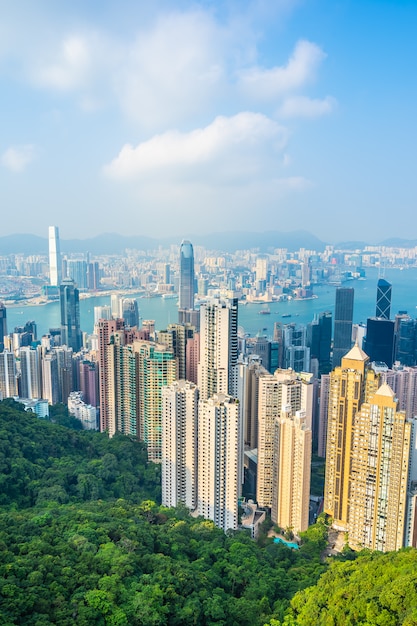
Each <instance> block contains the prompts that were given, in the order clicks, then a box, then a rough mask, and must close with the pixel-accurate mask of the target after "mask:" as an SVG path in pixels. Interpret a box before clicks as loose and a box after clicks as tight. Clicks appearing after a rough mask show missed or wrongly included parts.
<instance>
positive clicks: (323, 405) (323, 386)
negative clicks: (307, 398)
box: [317, 374, 330, 459]
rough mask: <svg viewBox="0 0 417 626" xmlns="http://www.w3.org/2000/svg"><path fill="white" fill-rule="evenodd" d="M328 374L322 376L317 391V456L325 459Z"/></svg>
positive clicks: (328, 389)
mask: <svg viewBox="0 0 417 626" xmlns="http://www.w3.org/2000/svg"><path fill="white" fill-rule="evenodd" d="M329 393H330V374H322V376H321V378H320V391H319V394H320V395H319V426H318V437H317V455H318V456H320V457H321V458H322V459H325V458H326V444H327V417H328V413H329Z"/></svg>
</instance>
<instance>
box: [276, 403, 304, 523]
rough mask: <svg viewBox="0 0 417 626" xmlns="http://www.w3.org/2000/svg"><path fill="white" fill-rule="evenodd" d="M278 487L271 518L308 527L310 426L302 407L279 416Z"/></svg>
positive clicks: (279, 521) (277, 521)
mask: <svg viewBox="0 0 417 626" xmlns="http://www.w3.org/2000/svg"><path fill="white" fill-rule="evenodd" d="M277 448H278V456H277V460H276V463H277V478H276V482H277V489H276V490H275V493H274V496H273V499H272V509H271V518H272V520H273V521H274V522H276V524H278V526H280V527H281V528H292V529H294V531H295V532H296V533H299V532H301V531H304V530H307V528H308V516H309V504H310V466H311V429H310V428H309V427H308V425H307V423H306V415H305V413H304V412H303V411H297V412H296V414H295V415H292V414H291V412H289V413H284V415H283V416H282V417H281V418H280V419H279V420H278V446H277Z"/></svg>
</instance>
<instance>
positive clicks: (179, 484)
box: [162, 380, 198, 510]
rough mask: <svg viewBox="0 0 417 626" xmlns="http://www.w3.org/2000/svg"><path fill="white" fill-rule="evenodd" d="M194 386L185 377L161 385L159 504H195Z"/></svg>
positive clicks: (195, 436)
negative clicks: (164, 385)
mask: <svg viewBox="0 0 417 626" xmlns="http://www.w3.org/2000/svg"><path fill="white" fill-rule="evenodd" d="M197 420H198V388H197V386H196V385H195V384H194V383H191V382H189V381H185V380H179V381H175V382H173V383H172V384H171V385H169V386H167V387H164V388H163V389H162V504H163V506H178V505H179V504H184V505H185V506H186V507H188V508H189V509H190V510H194V509H195V508H196V506H197V441H198V437H197V426H198V424H197Z"/></svg>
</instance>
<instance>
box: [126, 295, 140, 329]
mask: <svg viewBox="0 0 417 626" xmlns="http://www.w3.org/2000/svg"><path fill="white" fill-rule="evenodd" d="M122 317H123V319H124V321H125V325H126V326H129V327H130V328H133V327H134V326H136V327H137V328H139V309H138V301H137V300H136V299H135V298H123V300H122Z"/></svg>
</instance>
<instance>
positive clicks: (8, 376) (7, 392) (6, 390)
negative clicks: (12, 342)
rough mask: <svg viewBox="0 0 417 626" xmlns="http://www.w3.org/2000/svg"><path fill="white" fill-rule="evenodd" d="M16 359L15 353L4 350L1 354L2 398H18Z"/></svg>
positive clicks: (0, 384) (0, 381)
mask: <svg viewBox="0 0 417 626" xmlns="http://www.w3.org/2000/svg"><path fill="white" fill-rule="evenodd" d="M17 393H18V386H17V372H16V358H15V355H14V354H13V352H9V351H8V350H4V351H3V352H1V353H0V398H1V399H3V398H12V397H13V396H17Z"/></svg>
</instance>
